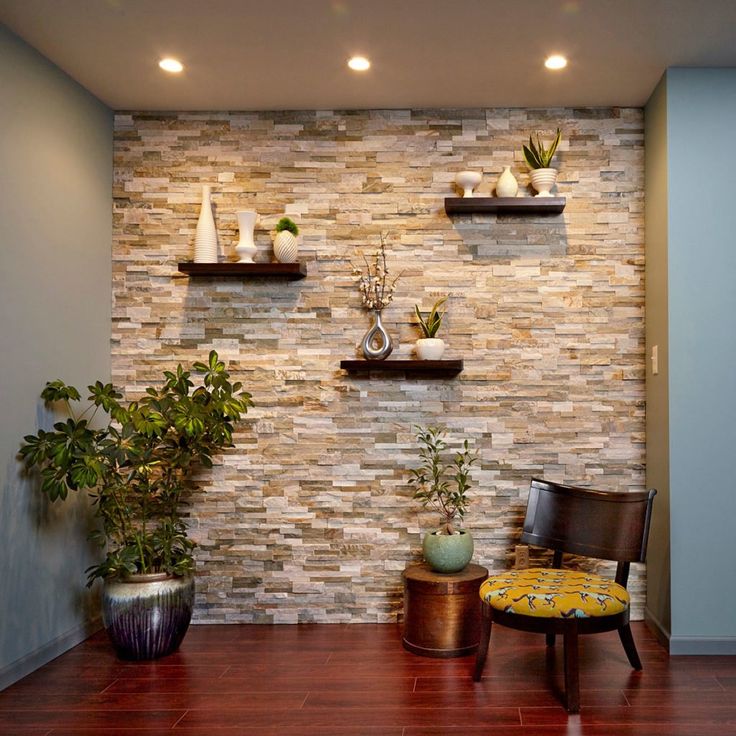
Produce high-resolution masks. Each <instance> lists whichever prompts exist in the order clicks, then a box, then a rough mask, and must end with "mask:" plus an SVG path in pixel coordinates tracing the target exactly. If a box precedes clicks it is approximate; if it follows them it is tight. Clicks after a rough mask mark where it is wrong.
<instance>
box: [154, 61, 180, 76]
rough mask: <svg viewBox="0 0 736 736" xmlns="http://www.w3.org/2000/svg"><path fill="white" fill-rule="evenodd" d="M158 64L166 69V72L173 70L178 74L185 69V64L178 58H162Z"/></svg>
mask: <svg viewBox="0 0 736 736" xmlns="http://www.w3.org/2000/svg"><path fill="white" fill-rule="evenodd" d="M158 65H159V66H160V67H161V68H162V69H163V70H164V71H165V72H171V73H172V74H178V73H179V72H180V71H183V69H184V64H182V63H181V62H180V61H177V60H176V59H170V58H169V59H161V61H159V63H158Z"/></svg>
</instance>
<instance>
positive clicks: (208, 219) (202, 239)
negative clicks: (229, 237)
mask: <svg viewBox="0 0 736 736" xmlns="http://www.w3.org/2000/svg"><path fill="white" fill-rule="evenodd" d="M211 191H212V187H210V185H209V184H205V185H204V186H203V187H202V207H201V209H200V210H199V219H198V220H197V230H196V232H195V234H194V262H195V263H217V228H216V227H215V218H214V216H213V215H212V199H211Z"/></svg>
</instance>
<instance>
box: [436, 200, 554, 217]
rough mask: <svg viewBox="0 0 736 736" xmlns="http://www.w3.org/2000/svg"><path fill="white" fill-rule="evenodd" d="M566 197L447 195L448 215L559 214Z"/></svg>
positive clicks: (446, 209)
mask: <svg viewBox="0 0 736 736" xmlns="http://www.w3.org/2000/svg"><path fill="white" fill-rule="evenodd" d="M565 204H566V201H565V198H564V197H446V198H445V212H446V213H447V214H448V215H472V214H479V215H485V214H499V215H503V214H506V215H559V214H560V212H562V211H563V210H564V209H565Z"/></svg>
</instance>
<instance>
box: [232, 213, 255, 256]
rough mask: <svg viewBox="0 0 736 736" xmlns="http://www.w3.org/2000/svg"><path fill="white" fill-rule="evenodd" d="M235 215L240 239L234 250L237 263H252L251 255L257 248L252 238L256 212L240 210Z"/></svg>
mask: <svg viewBox="0 0 736 736" xmlns="http://www.w3.org/2000/svg"><path fill="white" fill-rule="evenodd" d="M237 215H238V229H239V230H240V240H239V241H238V244H237V245H236V246H235V252H236V253H237V254H238V256H239V260H238V263H253V256H254V255H255V254H256V251H257V250H258V248H256V244H255V241H254V240H253V230H254V229H255V226H256V219H257V218H258V214H257V213H256V212H254V211H253V210H241V211H240V212H238V213H237Z"/></svg>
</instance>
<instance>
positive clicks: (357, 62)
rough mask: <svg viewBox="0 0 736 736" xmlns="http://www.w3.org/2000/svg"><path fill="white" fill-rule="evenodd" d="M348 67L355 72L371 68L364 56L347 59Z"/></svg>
mask: <svg viewBox="0 0 736 736" xmlns="http://www.w3.org/2000/svg"><path fill="white" fill-rule="evenodd" d="M348 66H349V67H350V68H351V69H352V70H353V71H356V72H364V71H366V70H367V69H370V68H371V63H370V61H368V59H366V58H365V56H353V58H352V59H348Z"/></svg>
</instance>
